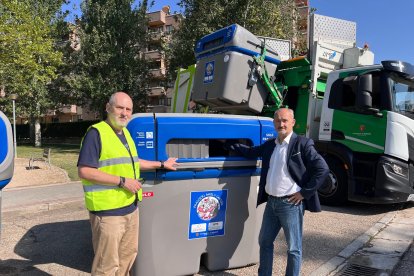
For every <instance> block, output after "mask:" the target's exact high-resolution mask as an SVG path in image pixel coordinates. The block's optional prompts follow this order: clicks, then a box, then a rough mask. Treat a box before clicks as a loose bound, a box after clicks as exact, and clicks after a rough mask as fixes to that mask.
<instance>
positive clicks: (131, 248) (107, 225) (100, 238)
mask: <svg viewBox="0 0 414 276" xmlns="http://www.w3.org/2000/svg"><path fill="white" fill-rule="evenodd" d="M89 218H90V223H91V229H92V244H93V251H94V252H95V257H94V259H93V263H92V272H91V274H92V275H117V276H123V275H128V274H129V271H130V269H131V267H132V265H133V264H134V261H135V258H136V256H137V253H138V226H139V212H138V209H137V210H135V211H134V212H132V213H131V214H128V215H126V216H101V217H99V216H96V215H94V214H91V213H89Z"/></svg>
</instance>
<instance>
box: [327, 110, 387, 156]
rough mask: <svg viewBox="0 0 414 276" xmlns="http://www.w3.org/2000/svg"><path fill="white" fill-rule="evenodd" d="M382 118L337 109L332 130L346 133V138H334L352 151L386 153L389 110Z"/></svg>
mask: <svg viewBox="0 0 414 276" xmlns="http://www.w3.org/2000/svg"><path fill="white" fill-rule="evenodd" d="M382 114H383V115H384V116H383V117H382V118H378V117H374V115H365V114H356V113H351V112H345V111H341V110H335V111H334V115H333V122H332V130H333V131H336V132H339V133H341V134H343V135H344V138H345V139H344V140H342V139H334V137H335V136H333V138H332V140H335V141H336V142H338V143H342V144H344V145H345V146H347V147H348V148H350V149H351V150H352V151H355V152H366V153H379V154H382V153H384V148H385V134H386V128H387V112H383V113H382Z"/></svg>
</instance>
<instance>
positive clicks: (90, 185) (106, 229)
mask: <svg viewBox="0 0 414 276" xmlns="http://www.w3.org/2000/svg"><path fill="white" fill-rule="evenodd" d="M132 107H133V106H132V100H131V98H130V97H129V96H128V95H127V94H126V93H124V92H116V93H114V94H113V95H112V96H111V98H110V99H109V102H108V103H107V104H106V112H107V113H108V117H107V119H106V120H105V121H102V122H100V123H97V124H95V125H93V126H91V127H90V128H89V130H88V131H87V133H86V135H85V137H84V139H83V141H82V146H81V151H80V153H79V160H78V174H79V177H80V178H81V179H82V183H83V188H84V192H85V204H86V208H87V209H88V210H89V217H90V223H91V228H92V244H93V249H94V252H95V257H94V260H93V264H92V275H128V273H129V271H130V269H131V267H132V265H133V263H134V261H135V258H136V256H137V252H138V226H139V215H138V207H137V202H138V201H140V200H141V199H142V190H141V185H142V183H141V182H139V180H138V179H139V173H140V170H151V169H157V168H165V169H169V170H175V169H176V168H175V167H176V166H177V163H176V159H177V158H169V159H168V160H166V161H165V162H159V161H148V160H143V159H139V158H138V153H137V150H136V147H135V144H134V141H133V140H132V137H131V135H130V133H129V131H128V130H127V129H126V128H125V127H126V125H127V123H128V121H129V120H130V119H131V115H132Z"/></svg>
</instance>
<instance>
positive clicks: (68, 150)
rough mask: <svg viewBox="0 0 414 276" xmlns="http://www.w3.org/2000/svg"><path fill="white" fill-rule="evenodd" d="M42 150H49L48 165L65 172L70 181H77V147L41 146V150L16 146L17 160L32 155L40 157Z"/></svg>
mask: <svg viewBox="0 0 414 276" xmlns="http://www.w3.org/2000/svg"><path fill="white" fill-rule="evenodd" d="M44 148H51V149H52V150H51V151H50V163H52V165H54V166H58V167H60V168H62V169H64V170H65V171H67V173H68V175H69V178H70V179H71V180H72V181H77V180H79V177H78V168H77V167H76V163H77V162H78V155H79V146H75V145H74V146H72V145H43V146H42V147H41V148H37V147H34V146H26V145H25V146H17V157H18V158H30V157H32V155H35V156H41V155H42V153H43V149H44Z"/></svg>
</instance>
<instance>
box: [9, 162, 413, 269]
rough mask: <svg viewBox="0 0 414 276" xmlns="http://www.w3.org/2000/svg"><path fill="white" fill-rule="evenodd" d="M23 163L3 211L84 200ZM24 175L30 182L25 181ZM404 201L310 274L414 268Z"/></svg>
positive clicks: (409, 211) (52, 172)
mask: <svg viewBox="0 0 414 276" xmlns="http://www.w3.org/2000/svg"><path fill="white" fill-rule="evenodd" d="M24 164H25V163H24V162H16V168H15V171H16V172H19V173H18V174H19V176H17V175H16V177H15V178H14V179H13V181H12V182H11V183H10V184H9V185H8V186H7V187H6V188H5V189H3V191H2V212H7V211H16V210H23V209H24V210H28V209H31V210H33V209H34V210H36V209H37V210H51V209H55V208H59V207H61V206H62V205H63V204H65V203H68V202H75V201H76V202H77V201H79V202H81V201H83V189H82V184H81V183H80V182H79V181H75V182H68V181H67V180H66V181H65V178H64V177H65V174H62V173H61V171H59V170H60V169H59V168H57V169H56V168H53V166H52V169H48V168H43V167H42V168H41V169H38V170H37V171H36V172H34V171H27V170H26V171H25V170H23V169H22V166H24ZM39 165H40V166H42V164H39ZM19 167H20V168H19ZM33 173H36V175H34V174H33ZM22 174H23V175H22ZM34 176H36V179H40V180H42V181H39V182H33V183H36V184H33V183H32V181H31V179H32V178H33V179H34ZM66 177H67V176H66ZM27 179H29V180H30V183H31V185H27V183H28V181H27ZM21 181H23V182H21ZM59 181H61V182H60V183H59ZM17 199H18V200H17ZM406 205H407V206H408V207H407V208H405V209H402V210H398V211H394V212H389V213H387V214H386V215H385V216H383V217H382V219H380V220H379V221H378V222H377V223H375V224H374V225H373V226H372V227H371V228H370V229H368V230H367V231H366V232H365V233H364V234H362V235H361V236H359V237H357V238H356V239H355V240H354V241H353V242H352V243H350V244H349V245H348V246H346V247H345V248H344V249H343V250H342V251H341V252H340V253H339V254H337V256H335V257H333V258H331V259H330V260H329V261H328V262H326V263H325V264H323V265H322V266H320V267H319V268H318V269H316V270H314V271H313V272H312V273H311V274H310V275H312V276H324V275H326V276H328V275H331V276H332V275H335V276H336V275H338V276H339V275H392V272H393V271H394V270H395V269H396V267H398V266H399V264H400V266H402V265H403V266H404V269H405V270H399V271H400V273H399V274H395V275H410V273H411V272H412V271H414V261H413V260H409V259H408V260H407V259H403V258H404V253H405V252H408V253H407V255H406V256H405V257H406V258H407V256H408V257H409V256H413V254H412V253H411V254H410V251H408V249H409V248H410V245H411V244H412V242H413V239H414V231H413V229H414V203H408V204H406ZM400 261H401V262H400ZM397 270H398V269H397ZM401 271H409V272H410V273H408V274H405V273H403V272H401Z"/></svg>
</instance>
